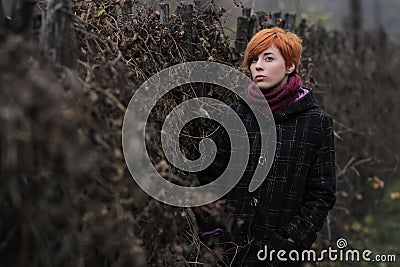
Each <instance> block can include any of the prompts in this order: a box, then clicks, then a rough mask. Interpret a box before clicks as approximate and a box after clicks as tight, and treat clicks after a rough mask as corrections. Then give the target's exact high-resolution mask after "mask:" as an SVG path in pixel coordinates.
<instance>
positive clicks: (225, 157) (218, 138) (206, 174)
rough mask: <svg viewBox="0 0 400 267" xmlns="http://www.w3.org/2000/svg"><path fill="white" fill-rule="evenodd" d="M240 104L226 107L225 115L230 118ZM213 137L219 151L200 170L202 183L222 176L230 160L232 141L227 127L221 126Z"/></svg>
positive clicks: (199, 177) (199, 176)
mask: <svg viewBox="0 0 400 267" xmlns="http://www.w3.org/2000/svg"><path fill="white" fill-rule="evenodd" d="M238 105H239V104H238V103H234V104H232V105H231V108H226V109H225V111H224V113H223V114H224V115H223V116H226V117H228V118H229V116H232V114H233V112H237V109H238ZM211 139H212V140H213V141H214V143H215V145H216V147H217V152H216V156H215V159H214V161H213V162H212V163H211V164H210V165H209V166H208V167H207V168H206V169H204V170H202V171H200V172H198V175H197V177H198V179H199V181H200V183H202V184H207V183H210V182H212V181H213V180H215V179H216V178H218V177H219V176H221V175H222V173H223V172H224V171H225V169H226V167H227V166H228V163H229V160H230V154H231V150H230V149H231V143H230V141H229V135H228V133H227V132H226V131H225V129H224V128H223V127H222V126H220V127H219V128H218V129H217V131H216V132H215V133H214V134H213V136H212V137H211Z"/></svg>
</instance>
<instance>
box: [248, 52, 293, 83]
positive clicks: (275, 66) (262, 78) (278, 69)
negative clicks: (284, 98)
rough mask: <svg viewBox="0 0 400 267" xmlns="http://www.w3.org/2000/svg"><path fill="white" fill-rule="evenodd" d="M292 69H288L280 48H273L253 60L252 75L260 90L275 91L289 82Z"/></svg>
mask: <svg viewBox="0 0 400 267" xmlns="http://www.w3.org/2000/svg"><path fill="white" fill-rule="evenodd" d="M293 70H294V67H293V68H292V67H291V68H288V69H287V68H286V66H285V60H284V58H283V57H282V54H281V52H280V51H279V49H278V48H276V47H274V46H271V47H269V48H268V49H266V50H264V51H263V52H261V53H260V54H259V55H258V56H256V57H254V58H253V59H252V62H251V65H250V73H251V77H252V80H253V81H254V83H255V84H256V85H257V86H258V88H260V90H269V89H275V88H278V87H279V86H281V85H282V84H285V83H286V82H287V77H288V74H289V73H290V72H292V71H293Z"/></svg>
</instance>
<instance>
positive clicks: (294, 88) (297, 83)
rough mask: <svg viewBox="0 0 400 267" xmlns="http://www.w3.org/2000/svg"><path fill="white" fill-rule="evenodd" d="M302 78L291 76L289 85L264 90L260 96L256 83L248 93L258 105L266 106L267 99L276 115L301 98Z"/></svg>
mask: <svg viewBox="0 0 400 267" xmlns="http://www.w3.org/2000/svg"><path fill="white" fill-rule="evenodd" d="M302 85H303V84H302V82H301V78H300V76H299V75H298V74H295V75H290V76H289V77H288V81H287V83H285V84H284V85H282V86H281V87H279V88H276V89H274V90H272V91H271V90H262V91H261V93H262V94H260V93H259V92H258V90H257V87H256V85H255V84H254V83H251V84H250V85H249V86H248V87H247V93H248V96H249V98H250V100H251V101H253V102H255V103H256V104H261V105H262V104H264V103H265V100H264V99H267V102H268V105H269V107H270V109H271V111H272V114H276V113H278V112H279V111H281V110H282V109H284V108H285V107H287V106H289V105H290V104H292V103H293V102H294V101H295V100H296V98H297V97H298V96H299V92H300V88H301V86H302Z"/></svg>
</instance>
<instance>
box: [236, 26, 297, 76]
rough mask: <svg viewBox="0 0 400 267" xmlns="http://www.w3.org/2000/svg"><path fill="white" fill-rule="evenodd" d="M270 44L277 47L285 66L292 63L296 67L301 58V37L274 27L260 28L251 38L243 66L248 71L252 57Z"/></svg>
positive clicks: (289, 65)
mask: <svg viewBox="0 0 400 267" xmlns="http://www.w3.org/2000/svg"><path fill="white" fill-rule="evenodd" d="M271 46H274V47H276V48H278V49H279V51H280V52H281V54H282V56H283V58H284V60H285V65H286V67H287V68H289V67H291V66H292V64H294V66H295V68H297V67H298V65H299V62H300V58H301V48H302V45H301V39H300V38H299V37H298V36H297V35H296V34H295V33H291V32H287V31H285V30H283V29H281V28H278V27H274V28H271V29H264V30H261V31H259V32H258V33H256V34H255V35H254V36H253V38H251V40H250V42H249V43H248V44H247V47H246V51H245V53H244V61H243V65H242V66H243V68H244V69H245V70H246V71H249V70H250V65H251V62H252V59H253V58H254V57H257V56H258V55H259V54H261V53H262V52H263V51H264V50H266V49H268V48H270V47H271Z"/></svg>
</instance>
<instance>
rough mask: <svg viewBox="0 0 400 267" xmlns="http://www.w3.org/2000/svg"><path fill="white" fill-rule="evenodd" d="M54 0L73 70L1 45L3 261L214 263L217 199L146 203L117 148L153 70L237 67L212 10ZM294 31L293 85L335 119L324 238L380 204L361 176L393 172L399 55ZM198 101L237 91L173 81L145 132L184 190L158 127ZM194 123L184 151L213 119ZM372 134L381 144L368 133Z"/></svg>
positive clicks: (161, 164)
mask: <svg viewBox="0 0 400 267" xmlns="http://www.w3.org/2000/svg"><path fill="white" fill-rule="evenodd" d="M49 2H52V4H55V2H57V1H49ZM62 2H65V1H59V3H62ZM53 6H55V7H57V8H60V7H61V8H60V9H59V11H60V13H57V14H58V15H57V16H59V15H60V14H64V15H67V16H70V18H72V20H71V21H73V23H74V24H73V29H74V30H75V31H74V35H75V37H74V38H75V40H74V41H73V42H70V43H65V42H64V43H63V46H61V48H60V47H58V48H57V49H65V50H63V55H64V56H63V58H68V57H65V53H66V52H67V51H70V52H71V58H75V56H76V57H77V60H76V61H77V62H75V64H71V65H74V66H75V67H76V68H75V69H70V68H67V67H63V66H62V65H60V64H55V63H54V62H52V61H51V60H49V59H45V57H43V55H40V54H39V53H38V51H42V52H43V49H42V48H41V47H40V46H33V47H32V46H28V45H27V42H26V41H23V40H22V39H18V38H16V37H10V38H7V40H6V41H4V42H3V43H1V45H0V68H1V73H0V88H1V89H0V127H1V131H0V152H1V154H0V155H1V158H0V174H1V180H0V183H1V186H0V212H1V217H0V259H1V264H2V265H4V266H16V265H18V266H197V265H198V266H200V265H202V266H203V265H205V266H216V265H217V261H219V264H221V265H225V264H224V263H223V261H221V258H222V253H223V251H222V249H221V247H218V246H215V247H210V246H209V244H207V243H203V241H202V239H201V238H199V224H201V219H202V218H205V217H207V216H210V215H212V216H214V217H215V218H216V221H217V223H218V225H220V226H223V227H225V229H227V230H229V228H230V227H229V224H230V220H229V219H230V216H231V213H232V210H230V208H229V207H227V206H226V205H224V203H223V201H217V202H215V203H212V204H210V205H207V206H203V207H199V208H193V209H190V208H186V209H183V208H176V207H171V206H168V205H164V204H161V203H160V202H158V201H156V200H154V199H151V198H149V197H148V196H147V195H145V193H143V192H142V190H141V189H139V188H138V187H137V185H136V184H135V182H134V181H133V179H132V177H131V175H130V173H129V172H128V169H127V167H126V164H125V161H124V158H123V153H122V148H121V134H122V133H121V131H122V129H121V128H122V121H123V116H124V113H125V111H126V107H127V105H128V103H129V100H130V99H131V97H132V95H133V94H134V92H135V91H136V90H137V89H138V88H139V86H140V85H141V84H142V83H143V82H144V81H145V80H147V79H148V78H149V77H151V76H152V75H153V74H155V73H157V72H159V71H160V70H162V69H165V68H166V67H169V66H172V65H175V64H178V63H182V62H188V61H193V60H208V61H215V62H220V63H224V64H227V65H230V66H233V67H237V68H238V65H239V63H240V62H239V61H238V59H239V57H238V54H237V53H235V51H234V50H233V49H231V48H230V42H229V40H228V38H227V37H226V36H225V34H224V32H223V28H222V26H221V18H222V17H223V15H224V13H223V11H224V10H223V9H220V8H218V7H214V6H213V5H206V6H204V8H202V9H201V10H200V9H196V8H194V9H193V10H192V11H191V10H189V11H188V10H187V8H185V7H180V8H179V9H178V10H177V12H174V13H172V12H171V14H170V15H168V16H165V15H164V13H159V12H157V11H154V10H152V9H151V8H149V7H147V6H145V5H141V4H139V3H136V2H135V1H128V0H127V1H123V0H119V1H111V0H107V1H90V0H89V1H84V0H74V1H72V9H71V10H68V9H65V8H64V9H63V5H62V4H61V5H57V4H56V5H53ZM66 6H68V5H66ZM66 6H64V7H66ZM187 12H189V14H191V17H190V20H188V19H187V18H188V16H187V14H188V13H187ZM57 16H56V17H57ZM60 16H61V15H60ZM58 18H59V17H58ZM59 21H61V19H60V20H59ZM45 25H48V24H45ZM54 29H57V28H53V30H54ZM301 34H302V35H303V42H304V55H303V56H304V57H303V61H302V63H301V70H300V71H301V74H302V77H303V80H304V81H305V82H306V83H307V84H311V85H314V86H315V87H316V88H315V93H316V95H317V98H318V100H319V103H321V104H322V105H323V106H324V108H325V109H327V110H328V111H329V113H330V114H331V115H332V116H333V117H334V119H335V123H336V124H335V127H336V128H335V130H336V144H337V151H338V153H337V158H338V162H337V171H338V192H339V194H338V205H336V206H335V208H334V211H333V213H332V216H331V217H330V219H329V221H327V224H326V226H325V228H324V231H323V232H322V237H321V239H320V241H321V242H320V243H319V244H320V245H321V246H323V245H326V244H329V241H335V239H334V237H336V236H343V235H342V232H343V231H346V228H345V225H346V224H347V225H348V224H351V223H352V222H353V221H354V220H356V219H358V218H362V216H364V215H365V214H366V213H367V212H370V211H371V209H372V208H371V206H372V205H371V203H372V202H373V200H375V199H379V198H378V196H379V195H380V194H379V193H378V192H377V190H376V188H372V187H371V186H370V185H369V184H368V183H367V178H368V176H371V177H372V176H373V177H374V181H381V180H380V178H379V177H378V176H380V177H381V179H383V180H385V181H389V180H390V178H392V177H393V176H394V173H395V171H396V170H397V169H396V164H397V162H396V159H397V158H396V157H397V155H396V154H395V152H396V149H398V148H399V143H398V142H397V141H396V138H395V134H393V129H394V130H396V129H399V128H398V127H397V128H394V127H392V125H394V124H395V119H396V114H397V115H398V112H399V108H398V105H397V106H396V105H394V103H395V99H396V88H398V86H399V84H400V83H399V80H398V78H397V77H395V76H394V75H393V71H392V70H393V69H398V66H399V62H398V60H396V57H393V56H391V55H393V54H394V53H395V51H396V49H395V47H391V46H389V45H388V44H387V43H380V41H381V40H384V39H382V38H380V37H379V36H361V35H360V36H359V37H358V38H361V40H364V41H363V42H359V44H361V45H360V47H358V48H354V47H353V45H352V42H351V38H348V36H347V35H346V34H342V33H328V32H327V31H325V30H324V29H323V28H317V27H306V28H304V27H303V28H302V32H301ZM56 36H58V37H57V38H60V36H61V37H62V34H60V33H59V32H58V33H57V32H56ZM70 37H71V35H69V37H68V38H70ZM378 37H379V38H378ZM65 40H70V39H67V38H66V39H65ZM367 44H368V45H367ZM372 44H373V45H372ZM50 48H51V47H50ZM50 48H49V49H50ZM67 48H68V49H67ZM64 52H65V53H64ZM44 54H45V55H46V56H50V57H51V55H49V54H47V52H46V51H44ZM397 58H398V57H397ZM55 60H57V58H55ZM68 62H70V61H68ZM59 63H63V62H59ZM64 65H66V64H64ZM314 65H316V66H318V67H317V68H313V66H314ZM381 66H382V67H381ZM383 90H384V92H385V94H384V95H383V94H381V93H380V92H382V91H383ZM196 96H211V97H214V98H218V99H220V100H223V101H225V102H226V103H229V102H232V101H233V100H234V99H235V96H234V95H233V94H232V93H229V91H228V90H226V89H224V88H218V87H216V86H211V85H207V84H206V85H187V86H186V85H185V86H180V87H179V88H176V89H175V90H172V91H171V92H170V93H168V94H167V95H166V96H164V97H163V98H162V99H161V100H160V101H159V102H158V104H157V106H156V107H155V108H154V109H153V111H152V114H151V121H150V123H149V124H148V128H147V129H146V130H147V132H148V133H149V136H151V139H150V142H148V143H147V149H148V152H149V155H150V157H151V160H152V161H153V163H154V166H155V168H156V169H157V170H158V171H159V173H160V174H161V175H163V176H164V177H165V178H167V179H169V180H171V181H173V182H175V183H177V184H182V185H196V184H198V181H197V178H196V177H195V175H187V174H184V173H180V172H178V171H177V170H175V169H174V168H173V167H171V166H170V165H169V164H168V163H167V161H166V160H165V156H164V155H163V152H162V149H161V146H160V144H161V142H160V134H159V133H160V129H161V128H160V127H161V123H162V122H163V120H164V119H165V117H166V115H167V114H168V113H169V111H170V110H171V108H173V107H174V106H176V105H177V104H179V103H181V102H183V101H185V100H187V99H189V98H193V97H196ZM360 118H361V119H360ZM360 120H361V121H360ZM202 123H204V126H205V127H203V128H204V129H205V130H202V131H201V132H200V131H199V128H198V126H196V125H195V124H188V125H187V127H185V129H184V130H183V132H182V142H183V146H182V147H183V148H184V149H186V150H185V152H186V154H187V155H188V157H189V158H190V157H192V158H194V157H196V156H197V155H198V151H197V143H198V141H199V140H201V138H199V137H204V136H207V135H208V134H209V133H210V132H212V131H213V129H214V127H215V125H213V123H212V122H209V121H204V122H202ZM385 126H388V127H385ZM384 137H385V138H386V139H387V140H389V141H390V142H391V143H390V144H392V147H391V148H390V147H388V145H387V143H385V142H382V141H381V140H380V139H382V138H384ZM379 138H380V139H379ZM366 144H367V145H366ZM388 151H389V152H388ZM143 153H145V152H144V151H143ZM374 175H376V178H375V176H374ZM365 207H368V208H365ZM353 214H354V215H357V216H358V217H353ZM323 241H328V243H325V242H323Z"/></svg>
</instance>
